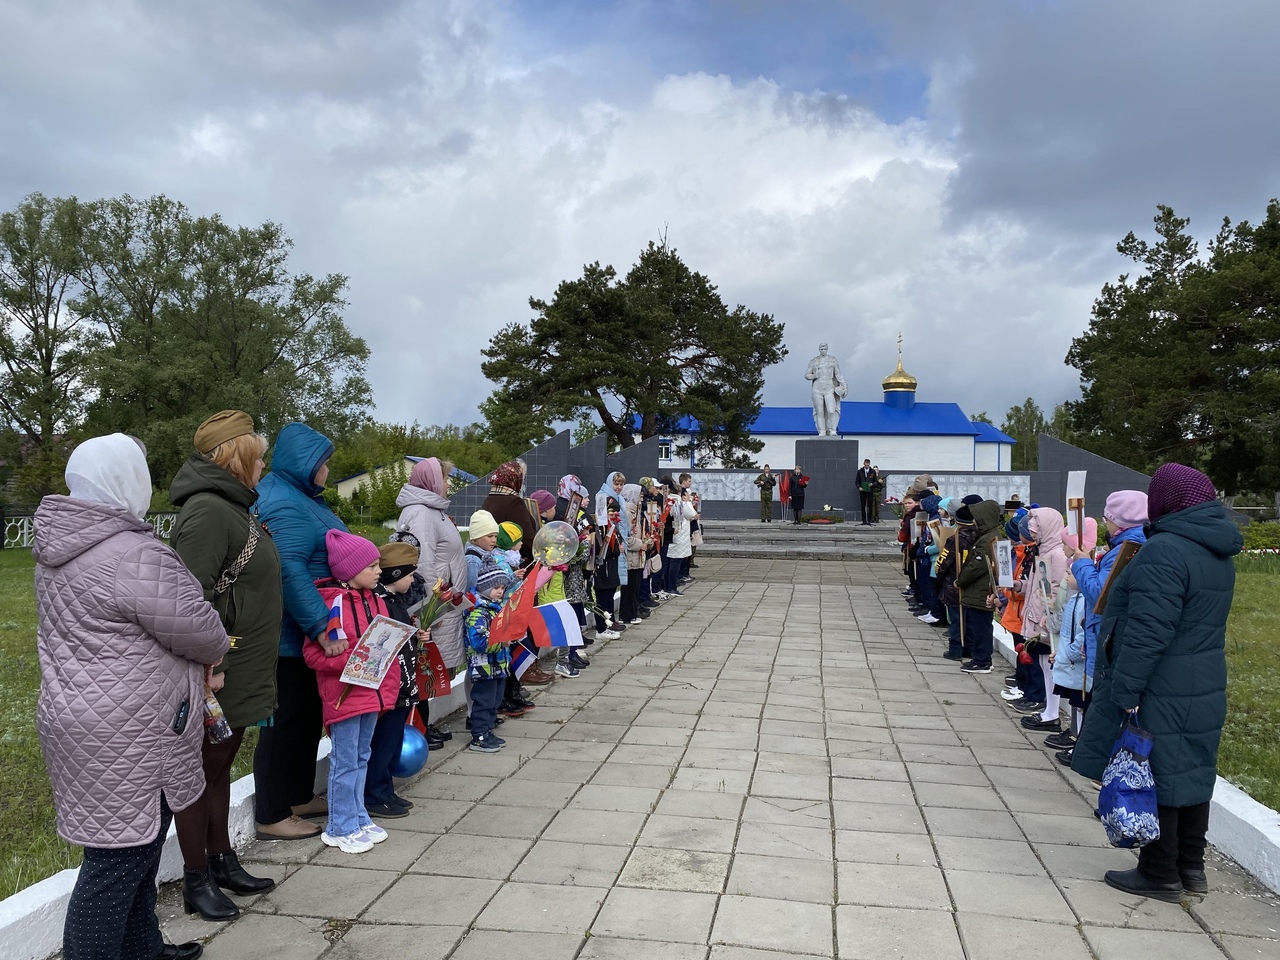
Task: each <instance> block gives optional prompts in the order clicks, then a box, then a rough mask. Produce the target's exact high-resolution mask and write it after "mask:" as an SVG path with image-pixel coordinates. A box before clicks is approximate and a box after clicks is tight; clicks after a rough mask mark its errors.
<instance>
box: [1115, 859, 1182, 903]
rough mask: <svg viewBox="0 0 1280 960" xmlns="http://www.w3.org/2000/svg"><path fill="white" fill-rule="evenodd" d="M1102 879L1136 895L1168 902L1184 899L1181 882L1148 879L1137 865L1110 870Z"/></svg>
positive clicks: (1116, 887)
mask: <svg viewBox="0 0 1280 960" xmlns="http://www.w3.org/2000/svg"><path fill="white" fill-rule="evenodd" d="M1102 879H1103V880H1105V881H1106V882H1107V886H1109V887H1115V889H1117V890H1121V891H1123V892H1124V893H1131V894H1134V895H1135V896H1139V897H1150V898H1151V899H1153V900H1163V901H1165V902H1166V903H1178V902H1179V901H1180V900H1181V899H1182V884H1181V883H1156V882H1155V881H1154V880H1149V879H1147V876H1146V874H1144V873H1143V872H1142V871H1141V870H1139V869H1138V868H1137V867H1134V868H1133V869H1132V870H1108V871H1107V872H1106V873H1105V874H1104V875H1103V878H1102Z"/></svg>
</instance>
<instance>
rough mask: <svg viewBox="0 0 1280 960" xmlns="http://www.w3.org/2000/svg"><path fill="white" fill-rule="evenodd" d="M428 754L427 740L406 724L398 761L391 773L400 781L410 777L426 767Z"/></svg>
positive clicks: (413, 727)
mask: <svg viewBox="0 0 1280 960" xmlns="http://www.w3.org/2000/svg"><path fill="white" fill-rule="evenodd" d="M430 752H431V748H430V747H428V746H427V738H426V737H424V736H423V735H422V734H421V733H420V732H419V730H418V728H417V727H415V726H413V725H412V724H408V723H406V724H405V725H404V743H403V744H401V746H400V759H399V760H397V761H396V765H395V768H394V769H393V770H392V771H391V772H392V773H393V774H394V775H395V776H397V777H399V778H400V779H401V780H403V779H404V778H405V777H412V776H413V775H414V774H415V773H417V772H418V771H419V770H421V769H422V768H423V767H425V766H426V765H427V755H428V754H429V753H430Z"/></svg>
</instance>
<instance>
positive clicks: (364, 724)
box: [325, 713, 378, 837]
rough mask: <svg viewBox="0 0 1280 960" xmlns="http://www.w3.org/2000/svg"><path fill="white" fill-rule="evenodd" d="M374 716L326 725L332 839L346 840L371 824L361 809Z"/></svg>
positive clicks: (374, 721)
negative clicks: (328, 745)
mask: <svg viewBox="0 0 1280 960" xmlns="http://www.w3.org/2000/svg"><path fill="white" fill-rule="evenodd" d="M377 724H378V714H377V713H362V714H360V715H359V716H358V717H347V719H345V720H339V721H338V722H337V723H331V724H329V738H330V739H331V740H332V741H333V750H332V751H331V752H330V753H329V824H328V826H327V827H326V828H325V832H326V833H328V834H329V836H331V837H346V836H350V835H351V834H353V833H355V832H356V831H357V830H359V829H360V828H361V827H367V826H369V824H371V823H373V821H372V820H371V819H370V818H369V811H368V810H366V809H365V808H364V782H365V778H366V777H367V776H368V774H369V745H370V744H371V743H372V742H373V728H374V727H376V726H377Z"/></svg>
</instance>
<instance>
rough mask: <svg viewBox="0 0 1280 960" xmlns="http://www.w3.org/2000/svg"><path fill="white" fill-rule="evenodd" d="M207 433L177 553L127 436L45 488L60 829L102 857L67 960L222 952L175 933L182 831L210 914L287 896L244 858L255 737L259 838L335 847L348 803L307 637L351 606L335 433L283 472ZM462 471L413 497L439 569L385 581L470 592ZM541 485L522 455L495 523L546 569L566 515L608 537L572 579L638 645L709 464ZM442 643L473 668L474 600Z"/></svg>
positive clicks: (591, 534) (296, 455)
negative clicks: (339, 591) (331, 783)
mask: <svg viewBox="0 0 1280 960" xmlns="http://www.w3.org/2000/svg"><path fill="white" fill-rule="evenodd" d="M193 439H194V451H193V453H192V454H191V456H190V458H189V459H188V460H187V461H186V462H185V463H184V464H183V465H182V467H181V468H180V469H179V471H178V472H177V475H176V476H175V477H174V478H173V481H172V483H171V485H170V488H169V497H170V500H171V501H172V502H173V503H174V505H176V506H177V507H178V516H177V519H176V522H175V526H174V529H173V533H172V536H171V540H170V543H169V544H168V545H166V544H164V543H163V542H162V541H160V540H159V539H158V538H157V537H156V536H155V535H154V532H153V530H152V527H151V525H150V524H149V523H147V522H146V520H145V519H144V518H145V516H146V514H147V511H148V509H149V506H150V503H151V499H152V477H151V474H150V470H149V468H148V466H147V459H146V450H145V448H144V446H143V444H142V443H141V442H140V441H138V440H137V439H135V438H133V437H129V436H125V435H123V434H113V435H110V436H103V437H96V438H93V439H89V440H86V441H85V442H83V443H81V444H80V445H78V446H77V447H76V448H75V450H74V451H73V453H72V455H71V457H70V459H69V461H68V463H67V467H66V475H65V476H66V482H67V486H68V490H69V495H67V496H49V497H46V498H45V499H44V500H43V501H42V502H41V504H40V506H39V507H38V509H37V511H36V516H35V546H34V549H33V555H34V558H35V561H36V577H35V581H36V599H37V609H38V619H39V629H38V646H39V655H40V664H41V671H42V682H41V691H40V698H39V706H38V712H37V730H38V734H39V737H40V743H41V747H42V749H43V752H44V755H45V758H46V764H47V767H48V770H49V775H50V778H51V781H52V785H53V791H54V803H55V807H56V813H57V830H58V833H59V835H60V836H61V837H62V838H63V839H65V840H67V841H68V842H70V843H74V844H78V845H81V846H82V847H83V848H84V861H83V865H82V866H81V868H80V871H79V875H78V878H77V880H76V884H75V888H74V891H73V893H72V895H71V899H70V903H69V905H68V909H67V917H66V924H65V928H64V941H63V956H64V957H65V958H66V960H108V958H110V960H115V958H129V960H137V958H141V960H150V958H153V957H155V958H185V960H191V958H195V957H197V956H199V955H200V953H201V951H202V947H201V944H200V943H199V942H198V941H191V942H189V943H184V944H179V945H174V944H168V943H166V942H165V941H164V940H163V938H162V936H161V933H160V929H159V925H158V922H157V919H156V915H155V904H156V877H157V873H158V869H159V864H160V855H161V851H162V847H163V844H164V838H165V836H166V835H167V833H168V831H169V827H170V824H171V823H173V822H175V821H176V832H177V836H178V841H179V845H180V849H181V853H182V858H183V861H184V872H183V880H182V899H183V903H184V907H185V910H186V912H187V913H195V914H199V915H200V916H202V917H204V918H206V919H209V920H227V919H231V918H234V917H235V916H237V915H238V913H239V908H238V907H237V906H236V903H235V901H234V900H233V899H231V897H230V896H228V894H253V893H260V892H262V891H264V890H268V889H270V888H271V887H272V886H273V885H274V884H273V881H272V880H271V879H269V878H266V877H257V876H254V875H252V874H251V873H250V872H248V871H247V870H246V869H245V868H244V867H243V866H242V865H241V864H240V862H239V860H238V859H237V856H236V852H235V848H234V846H233V844H232V838H231V836H230V831H229V827H228V816H229V810H230V799H231V771H232V767H233V764H234V761H235V759H236V755H237V753H238V752H239V750H240V747H241V744H242V742H243V740H244V735H245V732H246V730H248V729H249V728H250V727H255V728H257V732H258V737H257V746H256V749H255V752H254V756H253V772H254V780H255V794H254V808H255V821H256V823H255V832H256V836H257V837H258V838H259V839H262V840H271V841H290V840H301V839H307V838H312V837H316V836H317V835H320V834H321V831H322V827H321V825H320V823H319V822H317V821H318V820H323V819H324V818H325V817H326V816H328V814H329V809H328V803H327V799H326V797H324V796H318V795H317V794H316V773H317V770H316V767H317V750H318V747H319V743H320V740H321V737H322V735H323V730H324V719H323V715H322V702H321V693H320V690H319V688H318V686H317V678H316V673H315V671H314V670H313V669H312V668H311V667H310V666H308V662H307V660H306V659H304V644H306V643H307V642H308V640H309V639H311V640H316V641H317V642H319V643H324V642H325V641H324V638H325V635H326V629H327V628H328V627H329V625H330V617H331V608H330V606H329V605H328V604H327V603H326V602H325V599H324V598H323V597H322V595H321V591H320V589H319V588H318V584H321V583H325V582H331V580H329V579H328V578H331V560H332V555H331V549H332V542H333V538H334V533H333V532H334V531H340V532H342V533H345V532H346V527H345V525H344V524H343V522H342V521H341V520H340V519H339V518H338V516H337V515H336V514H335V513H334V512H333V511H332V510H331V509H330V508H329V507H328V506H327V505H326V503H325V501H324V499H323V496H322V493H323V490H324V486H325V483H326V480H327V478H328V471H329V459H330V457H331V456H332V454H333V450H334V448H333V444H332V442H331V441H330V440H329V439H327V438H326V437H324V436H322V435H321V434H320V433H318V432H317V431H315V430H313V429H311V428H310V427H308V426H306V425H305V424H301V423H293V424H289V425H288V426H286V427H284V428H283V429H282V430H281V431H280V433H279V435H278V436H277V437H276V439H275V444H274V447H273V448H272V450H271V470H270V473H268V474H267V475H266V476H265V477H264V476H263V470H264V457H265V455H266V452H267V449H268V440H267V438H266V437H265V436H263V435H262V434H261V433H259V432H257V431H256V429H255V425H254V423H253V420H252V419H251V417H250V416H249V415H248V414H246V413H243V412H241V411H223V412H221V413H218V414H216V415H214V416H212V417H210V418H209V419H208V420H206V421H205V422H204V423H202V424H201V425H200V427H199V428H198V429H197V431H196V433H195V436H194V438H193ZM451 470H452V467H451V465H449V464H447V463H442V462H441V461H440V460H438V459H435V458H428V459H425V460H423V461H421V462H419V463H418V464H417V465H416V466H415V467H414V469H413V471H412V474H411V476H410V479H409V482H408V483H407V484H406V485H405V486H404V488H403V489H402V490H401V492H400V494H399V499H398V501H397V502H398V505H399V506H400V507H401V514H400V518H399V522H398V532H397V533H396V534H395V535H394V536H393V538H392V539H393V540H400V541H402V542H401V543H400V544H399V546H401V547H403V546H405V545H406V544H408V543H411V544H413V549H412V550H411V551H405V553H406V555H407V556H413V557H416V559H417V569H416V571H414V570H413V568H412V566H410V567H409V568H408V569H407V570H405V569H395V566H394V565H395V564H396V563H398V562H402V561H397V560H396V559H395V558H396V557H397V556H399V553H398V552H397V550H396V549H395V546H394V545H393V546H392V548H391V549H390V550H389V551H387V550H384V553H385V554H386V556H385V557H384V558H383V560H382V567H383V572H384V580H385V579H386V577H385V575H386V574H388V573H391V574H392V575H393V576H395V577H401V576H406V575H407V574H409V573H415V572H416V574H417V575H418V576H419V577H420V578H421V579H422V580H424V581H425V582H426V583H427V584H432V583H435V582H436V580H437V579H439V580H443V581H445V582H448V583H451V584H454V585H457V586H458V587H459V589H463V585H464V584H468V581H469V575H470V571H469V569H468V563H467V558H466V556H465V554H464V544H463V537H462V535H461V533H460V532H459V529H458V527H457V526H456V525H455V523H454V520H453V519H452V518H451V517H450V514H449V510H450V501H449V498H448V492H447V478H448V476H449V473H450V472H451ZM524 473H525V468H524V464H523V463H521V462H520V461H511V462H509V463H505V464H503V465H502V466H500V467H499V468H498V469H497V470H496V471H495V472H494V474H493V476H492V486H491V492H490V495H489V496H488V498H487V499H486V500H485V503H484V510H485V511H487V513H488V514H489V515H491V516H492V517H493V518H494V519H495V520H497V521H498V523H503V524H506V525H508V526H509V525H511V524H514V525H515V527H516V533H517V537H516V539H517V540H518V541H519V542H520V546H519V549H520V552H521V557H522V558H523V559H524V560H526V561H527V560H528V559H529V558H530V557H531V555H532V554H531V551H532V549H533V541H534V537H535V536H536V534H537V531H538V529H539V527H540V526H541V525H542V524H543V523H545V522H547V521H549V520H551V519H562V520H567V521H569V522H571V523H572V524H574V526H575V527H576V528H578V530H579V531H580V534H581V536H582V538H583V542H584V543H590V544H592V545H593V549H591V550H587V551H584V552H583V554H582V555H581V556H580V557H579V558H577V559H575V561H574V562H573V563H572V564H571V565H570V566H569V567H568V568H566V569H565V571H564V576H563V578H562V579H563V582H564V584H565V588H566V593H567V597H568V599H570V600H571V602H573V603H574V606H575V608H576V609H577V610H578V612H579V616H580V618H582V622H583V623H584V625H585V624H586V623H587V622H588V621H587V619H586V616H587V608H588V606H590V607H591V608H592V613H593V614H594V616H595V618H596V627H597V630H596V633H595V637H596V638H613V637H617V636H619V635H620V632H621V631H622V630H625V629H626V627H627V626H628V625H635V624H638V623H640V622H642V620H643V619H644V618H645V617H647V616H649V613H650V611H651V610H652V609H653V608H654V607H655V606H657V605H658V604H660V603H663V602H667V601H668V600H671V599H674V598H676V597H678V596H680V595H681V589H680V588H681V586H682V585H683V584H685V583H688V582H689V581H690V580H691V579H692V576H691V573H690V568H691V566H692V565H693V564H692V559H693V554H694V551H695V547H694V544H696V542H698V538H699V537H700V533H699V532H698V531H697V513H696V502H697V498H696V494H694V493H692V491H690V490H689V489H688V486H689V482H688V477H687V475H686V476H684V477H682V478H681V480H680V481H677V480H674V479H672V478H671V477H667V476H664V477H660V478H657V479H654V478H641V481H640V483H639V484H627V483H626V481H625V478H624V477H623V476H622V475H621V474H613V475H611V476H610V477H609V478H608V479H607V481H606V483H605V485H604V487H602V489H601V491H600V495H599V497H598V498H597V499H598V501H599V502H598V504H593V503H592V501H591V498H590V495H589V494H588V492H587V490H586V488H585V487H584V486H583V485H582V483H581V481H580V480H579V479H578V478H577V477H575V476H566V477H565V478H563V479H562V480H561V483H560V489H559V490H558V491H557V493H556V494H552V493H551V492H550V491H534V492H533V494H532V495H531V496H528V497H526V496H525V495H524V493H525V491H524V490H523V487H524ZM624 504H625V507H624V506H623V505H624ZM593 506H596V507H598V509H592V507H593ZM621 517H625V518H626V522H625V524H624V526H623V527H622V528H621V529H620V528H619V523H618V520H619V519H620V518H621ZM618 534H621V536H618ZM327 541H329V543H328V545H327ZM594 545H599V547H598V548H597V547H595V546H594ZM490 547H492V544H490ZM611 547H613V549H614V552H613V553H612V554H610V553H609V552H608V551H609V549H610V548H611ZM597 550H600V551H603V552H600V554H599V555H600V557H601V559H600V560H599V561H597V560H596V556H597ZM388 557H389V558H390V560H388V559H387V558H388ZM605 558H610V559H612V558H616V560H617V562H616V564H615V563H612V562H606V560H605ZM389 565H390V566H391V567H392V571H394V572H392V571H389V570H388V566H389ZM624 584H625V586H623V585H624ZM471 586H474V585H473V584H472V585H471ZM618 586H622V590H621V597H622V604H621V607H620V609H619V610H618V611H617V615H616V616H615V615H614V611H613V596H614V593H615V590H616V588H617V587H618ZM430 638H431V640H432V642H433V643H434V644H435V645H436V647H437V649H438V650H439V653H440V655H441V657H442V659H443V660H444V663H445V666H446V668H447V669H448V670H449V672H450V674H453V673H456V672H457V671H458V669H459V668H460V667H462V666H463V665H464V664H465V663H466V661H467V652H466V648H465V643H464V625H463V613H462V608H459V610H458V611H457V612H456V613H451V614H446V616H445V618H444V619H443V620H440V621H438V622H437V623H435V624H434V625H432V628H431V631H430ZM593 639H594V638H592V637H590V635H589V634H588V642H591V641H592V640H593ZM572 656H573V657H574V658H575V659H574V660H569V659H568V658H567V657H565V656H564V655H563V653H562V654H561V658H560V660H559V662H556V663H555V664H554V667H550V668H549V669H547V670H544V669H543V668H542V667H538V666H535V667H533V668H532V669H531V670H529V671H526V672H525V673H524V675H523V682H524V683H534V684H545V683H549V682H552V679H553V677H556V676H559V677H565V678H572V677H575V676H578V674H579V670H580V669H583V668H585V667H587V666H588V665H589V661H588V660H587V659H586V658H585V657H580V656H578V655H577V654H576V653H574V654H572ZM418 699H419V695H418V694H417V693H416V692H415V694H414V696H413V697H412V698H411V700H410V701H409V702H408V703H407V704H406V705H402V704H400V703H397V704H396V708H397V711H399V712H397V713H396V717H397V719H398V720H400V722H399V723H397V724H396V726H397V727H398V728H399V729H398V731H396V732H394V733H393V734H389V735H388V736H387V738H386V742H385V743H384V744H382V746H381V747H379V745H378V744H377V743H376V739H377V737H376V735H375V743H374V745H373V750H374V752H375V754H376V752H377V751H378V750H379V749H381V750H382V751H383V753H384V754H387V755H391V754H394V755H395V756H398V751H399V743H400V736H401V735H402V734H403V731H404V726H403V721H404V720H405V719H408V716H407V715H408V714H409V710H410V709H413V701H414V700H418ZM530 706H532V701H530V700H529V699H528V698H526V697H525V696H524V694H523V692H522V689H521V680H520V679H518V678H517V677H515V676H514V675H513V676H511V677H510V678H509V679H508V681H507V688H506V691H505V696H504V697H503V700H502V710H503V712H504V713H507V714H508V715H519V714H520V713H521V712H522V711H523V710H525V709H528V708H529V707H530ZM416 709H417V710H418V711H419V713H420V715H421V721H422V723H423V725H424V726H425V728H426V730H427V736H428V743H429V744H431V745H435V746H439V745H441V744H442V743H443V742H444V741H445V740H446V739H448V738H450V737H451V734H450V733H448V732H447V731H445V730H443V729H441V728H440V727H438V726H437V725H435V724H431V723H430V718H429V716H427V703H426V699H425V693H424V694H422V695H421V701H420V702H419V703H418V704H417V706H416ZM219 712H220V713H221V715H222V717H223V718H224V719H225V726H223V725H222V724H221V722H220V721H219V718H218V714H219ZM388 712H390V711H388ZM206 724H209V730H210V735H207V734H206ZM381 726H382V725H381V724H380V725H379V729H381ZM228 728H229V733H226V732H224V733H223V734H222V735H213V734H212V731H215V730H224V731H225V730H226V729H228ZM392 759H394V756H393V757H392ZM381 766H382V767H386V768H387V769H388V770H389V769H390V764H388V763H383V764H382V765H381ZM372 769H373V765H371V766H370V770H371V771H372ZM385 779H386V780H387V781H388V783H387V784H386V785H385V788H384V794H383V797H384V798H388V799H389V798H394V799H396V800H399V798H395V797H394V792H393V791H391V790H390V789H389V787H390V782H389V781H390V775H389V773H388V774H387V775H386V777H385ZM378 789H380V788H379V786H378V785H377V784H376V783H375V777H374V776H373V775H372V773H371V774H370V776H369V778H368V781H367V783H365V801H366V804H367V806H368V807H369V809H370V810H371V811H375V813H376V812H377V811H383V812H385V813H386V814H387V815H388V816H395V815H403V813H402V812H401V813H398V814H397V813H396V812H395V808H394V807H393V806H392V805H390V803H389V802H387V800H384V799H380V798H379V797H377V796H375V795H372V794H371V791H377V790H378ZM400 802H401V803H407V802H406V801H400ZM409 805H411V804H409Z"/></svg>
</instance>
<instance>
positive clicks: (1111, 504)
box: [1102, 490, 1147, 530]
mask: <svg viewBox="0 0 1280 960" xmlns="http://www.w3.org/2000/svg"><path fill="white" fill-rule="evenodd" d="M1102 516H1103V518H1104V519H1106V520H1110V521H1111V522H1112V523H1114V524H1115V525H1116V526H1117V527H1119V528H1120V529H1121V530H1128V529H1130V528H1131V527H1141V526H1144V525H1145V524H1146V522H1147V495H1146V494H1145V493H1143V492H1142V491H1141V490H1117V491H1116V492H1115V493H1113V494H1111V496H1109V497H1107V505H1106V506H1105V507H1104V508H1103V509H1102Z"/></svg>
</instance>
